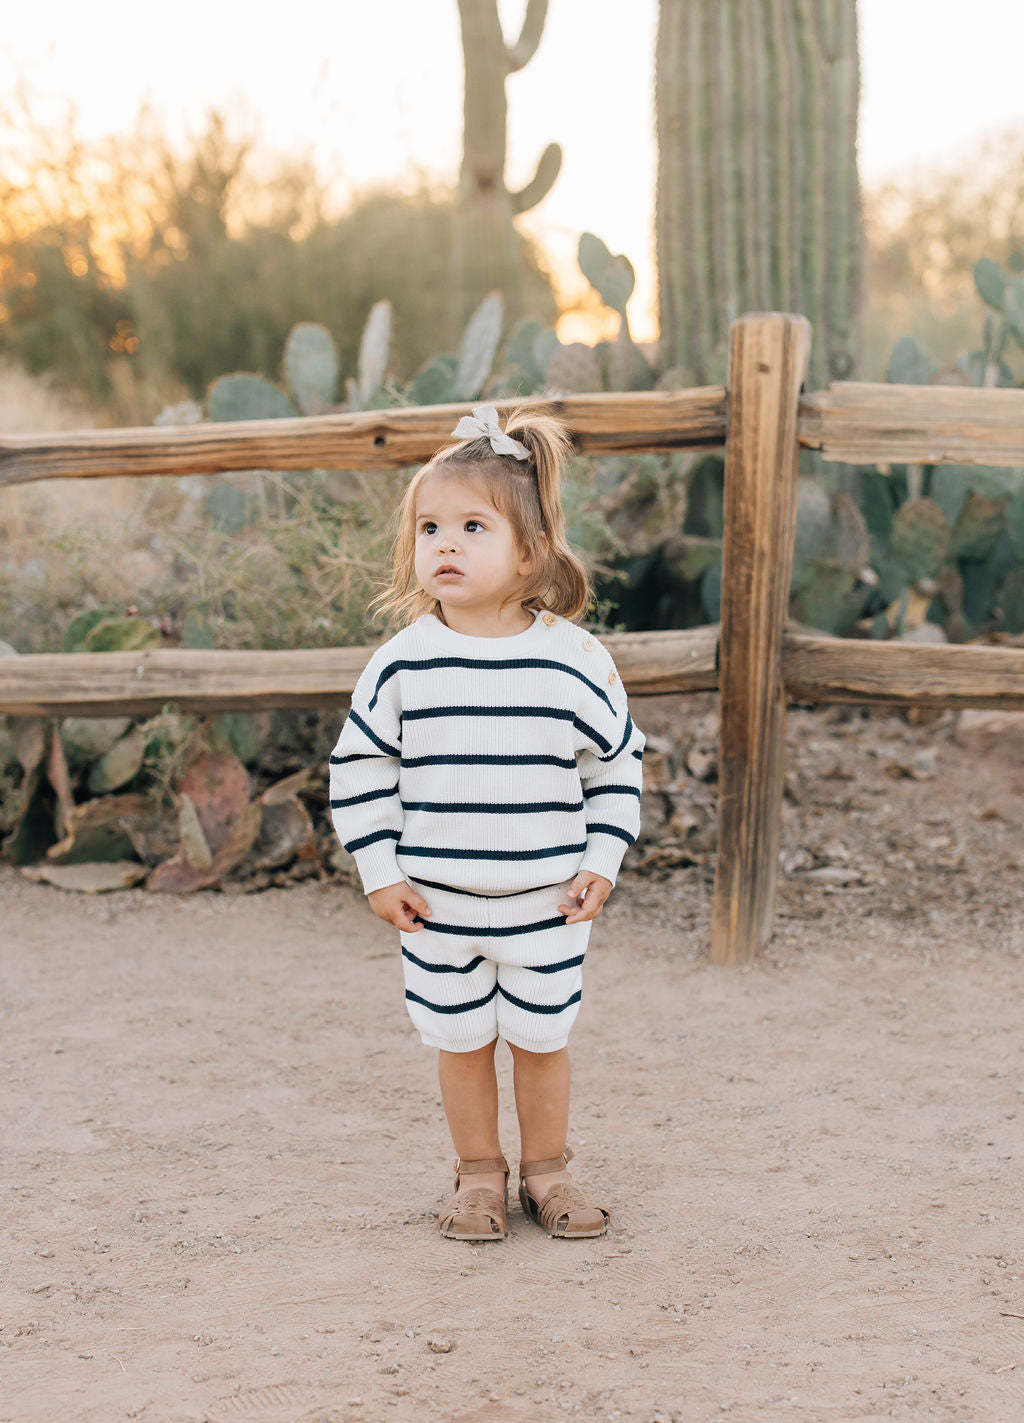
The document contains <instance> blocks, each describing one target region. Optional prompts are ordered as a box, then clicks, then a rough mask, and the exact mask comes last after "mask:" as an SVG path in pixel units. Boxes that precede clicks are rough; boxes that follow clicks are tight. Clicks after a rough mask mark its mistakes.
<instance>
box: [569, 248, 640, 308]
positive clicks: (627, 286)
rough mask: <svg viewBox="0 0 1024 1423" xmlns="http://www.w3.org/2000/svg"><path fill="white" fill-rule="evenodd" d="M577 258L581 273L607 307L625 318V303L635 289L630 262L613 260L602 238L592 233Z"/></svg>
mask: <svg viewBox="0 0 1024 1423" xmlns="http://www.w3.org/2000/svg"><path fill="white" fill-rule="evenodd" d="M576 256H577V261H578V262H579V264H580V271H581V272H582V273H583V275H584V276H585V277H586V279H587V281H588V282H589V283H590V285H591V286H592V287H593V288H594V290H595V291H596V292H597V294H598V295H599V296H600V298H601V300H602V301H603V302H604V304H605V306H610V307H611V309H612V310H613V311H617V312H618V313H619V314H620V316H625V314H626V303H627V302H628V301H629V298H630V297H631V296H632V295H633V288H634V287H635V286H636V273H635V272H634V271H633V264H632V263H631V262H630V260H629V258H628V257H624V256H622V255H621V253H620V254H619V256H617V257H615V256H613V255H612V253H611V252H610V251H609V250H608V248H607V247H606V246H605V244H604V243H603V242H602V241H601V239H600V237H595V236H594V234H593V233H592V232H584V234H583V236H582V237H581V238H580V241H579V247H578V248H577V253H576Z"/></svg>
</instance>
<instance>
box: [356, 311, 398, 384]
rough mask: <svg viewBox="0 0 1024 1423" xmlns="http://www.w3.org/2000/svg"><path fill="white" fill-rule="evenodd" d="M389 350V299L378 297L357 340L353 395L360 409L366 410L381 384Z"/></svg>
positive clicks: (384, 374) (385, 370) (385, 373)
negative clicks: (356, 376)
mask: <svg viewBox="0 0 1024 1423" xmlns="http://www.w3.org/2000/svg"><path fill="white" fill-rule="evenodd" d="M390 350H391V303H390V302H389V301H378V302H375V303H374V304H373V306H371V308H370V314H369V316H368V317H367V318H366V325H365V326H364V327H363V338H362V340H361V341H360V343H359V365H358V372H359V374H358V378H357V380H356V398H357V400H358V401H359V409H360V410H365V409H366V408H367V406H368V405H369V403H370V401H371V400H372V399H373V397H374V396H375V395H376V394H377V392H378V390H380V388H381V386H382V385H383V384H384V378H385V376H386V375H387V370H388V354H389V352H390Z"/></svg>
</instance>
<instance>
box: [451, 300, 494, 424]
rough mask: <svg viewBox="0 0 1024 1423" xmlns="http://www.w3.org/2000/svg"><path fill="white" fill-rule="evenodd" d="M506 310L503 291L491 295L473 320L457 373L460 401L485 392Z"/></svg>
mask: <svg viewBox="0 0 1024 1423" xmlns="http://www.w3.org/2000/svg"><path fill="white" fill-rule="evenodd" d="M504 309H505V307H504V302H503V301H502V296H501V292H491V293H490V294H489V295H488V296H485V297H484V299H483V301H482V302H481V303H480V305H479V306H478V307H477V309H476V311H475V312H474V313H473V315H472V316H471V317H470V320H469V325H468V326H467V327H466V331H465V334H464V335H463V337H462V345H461V347H460V349H459V364H458V369H457V370H456V372H455V399H456V400H475V399H476V397H477V396H478V395H479V394H480V392H481V391H482V390H483V388H484V385H485V384H486V381H487V377H488V376H489V375H490V373H491V367H492V366H493V365H494V356H495V352H496V351H497V349H498V342H499V341H500V340H501V323H502V319H503V315H504Z"/></svg>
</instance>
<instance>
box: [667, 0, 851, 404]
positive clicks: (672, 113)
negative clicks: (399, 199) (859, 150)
mask: <svg viewBox="0 0 1024 1423" xmlns="http://www.w3.org/2000/svg"><path fill="white" fill-rule="evenodd" d="M858 95H859V66H858V56H857V13H856V0H660V11H659V24H658V42H657V62H656V110H657V129H658V190H657V249H658V276H659V304H660V314H661V336H662V343H663V352H662V354H663V360H664V363H665V364H666V365H667V366H678V367H681V368H682V369H683V370H684V371H685V372H686V373H687V376H688V378H689V379H690V380H693V381H696V382H698V383H701V382H705V381H707V380H709V379H711V378H712V377H713V376H714V377H718V378H720V376H721V373H722V362H723V356H724V347H725V341H726V335H727V331H728V326H729V322H730V321H731V320H732V318H733V317H734V316H737V315H739V314H740V313H742V312H745V311H767V310H777V311H799V312H803V313H804V315H806V316H807V317H808V318H809V319H810V321H811V322H812V324H813V327H814V347H813V350H812V354H811V375H810V380H811V382H812V383H813V384H816V385H820V384H823V383H824V382H826V381H828V380H834V379H847V378H849V377H850V376H851V375H852V374H853V371H854V369H855V366H856V361H857V350H858V340H857V318H858V304H859V296H860V251H861V234H860V211H859V195H858V182H857V157H856V140H857V105H858Z"/></svg>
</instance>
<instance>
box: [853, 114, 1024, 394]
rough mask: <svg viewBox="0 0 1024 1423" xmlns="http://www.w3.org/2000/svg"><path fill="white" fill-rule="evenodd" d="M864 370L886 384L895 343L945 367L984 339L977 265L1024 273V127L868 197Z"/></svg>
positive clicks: (866, 207) (865, 204) (868, 193)
mask: <svg viewBox="0 0 1024 1423" xmlns="http://www.w3.org/2000/svg"><path fill="white" fill-rule="evenodd" d="M864 212H865V233H866V238H867V247H868V259H867V270H866V284H867V294H868V301H867V307H866V312H865V321H864V364H865V370H866V373H867V377H868V378H869V379H883V378H884V374H885V368H886V362H887V357H888V354H889V352H890V351H891V349H892V347H893V345H894V344H895V342H896V340H897V339H898V338H899V337H901V336H906V335H911V336H915V337H916V338H917V339H918V340H919V341H920V342H921V344H922V345H923V346H925V347H926V348H927V350H928V351H930V352H931V353H932V355H933V356H934V357H935V358H936V359H937V360H938V361H939V363H940V364H943V365H944V364H948V363H950V362H952V361H953V360H954V359H955V358H956V356H957V355H958V354H959V353H960V352H961V351H963V350H965V349H966V348H968V347H970V346H973V345H975V344H976V343H977V338H978V324H979V308H978V297H977V292H976V290H975V286H974V264H975V262H976V261H977V260H978V258H979V257H990V258H992V259H993V260H995V261H997V262H999V263H1001V264H1002V266H1004V267H1006V268H1008V269H1009V270H1010V271H1014V272H1020V271H1022V270H1024V130H1016V131H1015V130H1009V131H1007V132H1000V133H993V134H991V135H990V136H988V137H986V138H985V139H983V140H982V141H981V142H980V143H978V144H977V145H976V146H975V147H974V148H973V149H972V150H971V151H970V152H969V153H966V154H965V155H964V156H963V157H962V158H959V159H958V160H956V161H954V162H951V163H947V164H944V165H943V166H942V167H939V168H932V169H929V170H927V171H926V172H915V173H913V174H910V175H908V176H907V177H906V178H902V179H901V180H900V181H899V182H898V183H887V184H885V185H883V186H881V187H879V188H878V189H876V190H874V191H870V190H869V191H867V192H865V195H864Z"/></svg>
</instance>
